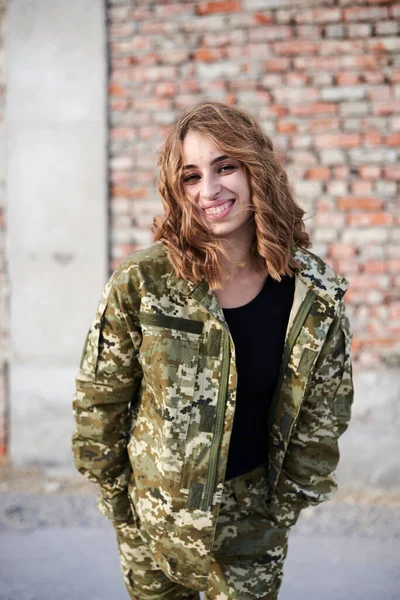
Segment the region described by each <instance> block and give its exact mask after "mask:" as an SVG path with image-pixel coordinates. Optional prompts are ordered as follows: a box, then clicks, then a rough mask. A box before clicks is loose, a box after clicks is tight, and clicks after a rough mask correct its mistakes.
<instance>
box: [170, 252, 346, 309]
mask: <svg viewBox="0 0 400 600" xmlns="http://www.w3.org/2000/svg"><path fill="white" fill-rule="evenodd" d="M291 253H292V256H293V258H294V259H295V260H296V262H297V263H298V265H299V269H298V270H297V271H296V273H295V275H296V277H299V278H300V279H301V281H302V282H303V283H304V284H305V285H306V286H307V287H308V288H309V289H311V290H312V291H313V292H314V293H315V294H316V295H318V296H321V297H322V298H324V299H325V300H326V301H327V302H328V303H329V304H333V305H334V306H335V307H336V306H337V304H338V303H339V302H340V301H341V299H342V298H343V296H344V294H345V292H346V290H347V288H348V287H349V283H348V281H347V280H346V279H345V278H344V277H342V276H341V275H339V274H338V273H336V272H335V271H334V270H333V269H332V268H331V267H330V266H329V265H327V264H326V263H325V262H324V261H323V260H322V259H321V258H319V257H318V256H316V255H315V254H312V252H309V251H308V250H304V249H302V248H299V247H298V246H296V245H295V244H292V245H291ZM168 285H170V286H172V287H174V288H176V289H177V290H178V291H179V292H180V293H181V294H183V295H184V296H193V297H194V298H195V299H196V300H197V301H198V302H200V303H202V304H204V305H206V306H207V308H214V310H216V308H217V307H215V306H214V305H215V300H216V296H215V294H214V293H213V292H212V291H211V290H210V289H209V286H208V283H207V282H206V281H205V280H202V281H200V283H193V282H192V281H189V280H186V279H183V278H182V277H177V276H176V274H175V271H174V269H172V271H171V272H170V274H169V276H168ZM218 312H219V311H218Z"/></svg>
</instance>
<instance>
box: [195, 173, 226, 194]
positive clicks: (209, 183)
mask: <svg viewBox="0 0 400 600" xmlns="http://www.w3.org/2000/svg"><path fill="white" fill-rule="evenodd" d="M220 191H221V185H220V183H219V182H218V180H217V178H216V177H215V175H214V174H204V175H203V179H202V181H201V188H200V196H201V198H203V199H204V200H214V198H215V197H216V196H217V195H218V194H219V192H220Z"/></svg>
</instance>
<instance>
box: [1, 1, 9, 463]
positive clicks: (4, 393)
mask: <svg viewBox="0 0 400 600" xmlns="http://www.w3.org/2000/svg"><path fill="white" fill-rule="evenodd" d="M4 17H5V0H0V462H1V461H2V460H4V459H5V457H6V455H7V432H8V427H7V425H8V423H7V418H8V319H7V308H8V280H7V268H6V260H5V215H4V212H5V173H4V168H5V165H4V162H5V161H4V158H5V156H4V112H5V73H4V20H5V19H4Z"/></svg>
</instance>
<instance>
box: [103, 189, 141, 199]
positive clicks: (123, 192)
mask: <svg viewBox="0 0 400 600" xmlns="http://www.w3.org/2000/svg"><path fill="white" fill-rule="evenodd" d="M111 193H112V196H120V197H123V198H132V199H135V198H147V197H148V195H149V190H148V188H145V187H140V188H123V187H115V188H112V190H111Z"/></svg>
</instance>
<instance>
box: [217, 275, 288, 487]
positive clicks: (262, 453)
mask: <svg viewBox="0 0 400 600" xmlns="http://www.w3.org/2000/svg"><path fill="white" fill-rule="evenodd" d="M293 294H294V277H288V276H285V277H282V281H281V282H277V281H275V280H274V279H272V277H269V276H268V277H267V279H266V280H265V283H264V287H263V288H262V290H261V292H260V293H259V294H258V296H256V297H255V298H254V299H253V300H252V301H251V302H249V303H248V304H245V305H244V306H240V307H239V308H224V309H223V311H224V315H225V319H226V322H227V323H228V326H229V329H230V332H231V335H232V338H233V342H234V344H235V351H236V366H237V372H238V386H237V400H236V402H237V403H236V410H235V419H234V423H233V430H232V437H231V442H230V446H229V455H228V466H227V472H226V479H231V478H232V477H238V476H239V475H243V474H244V473H247V472H248V471H251V470H252V469H254V468H255V467H257V466H258V465H260V464H261V463H263V462H265V461H266V460H267V455H268V433H267V416H268V409H269V406H270V403H271V400H272V396H273V394H274V391H275V387H276V384H277V379H278V375H279V369H280V365H281V361H282V353H283V346H284V340H285V333H286V328H287V324H288V320H289V314H290V310H291V308H292V304H293Z"/></svg>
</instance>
